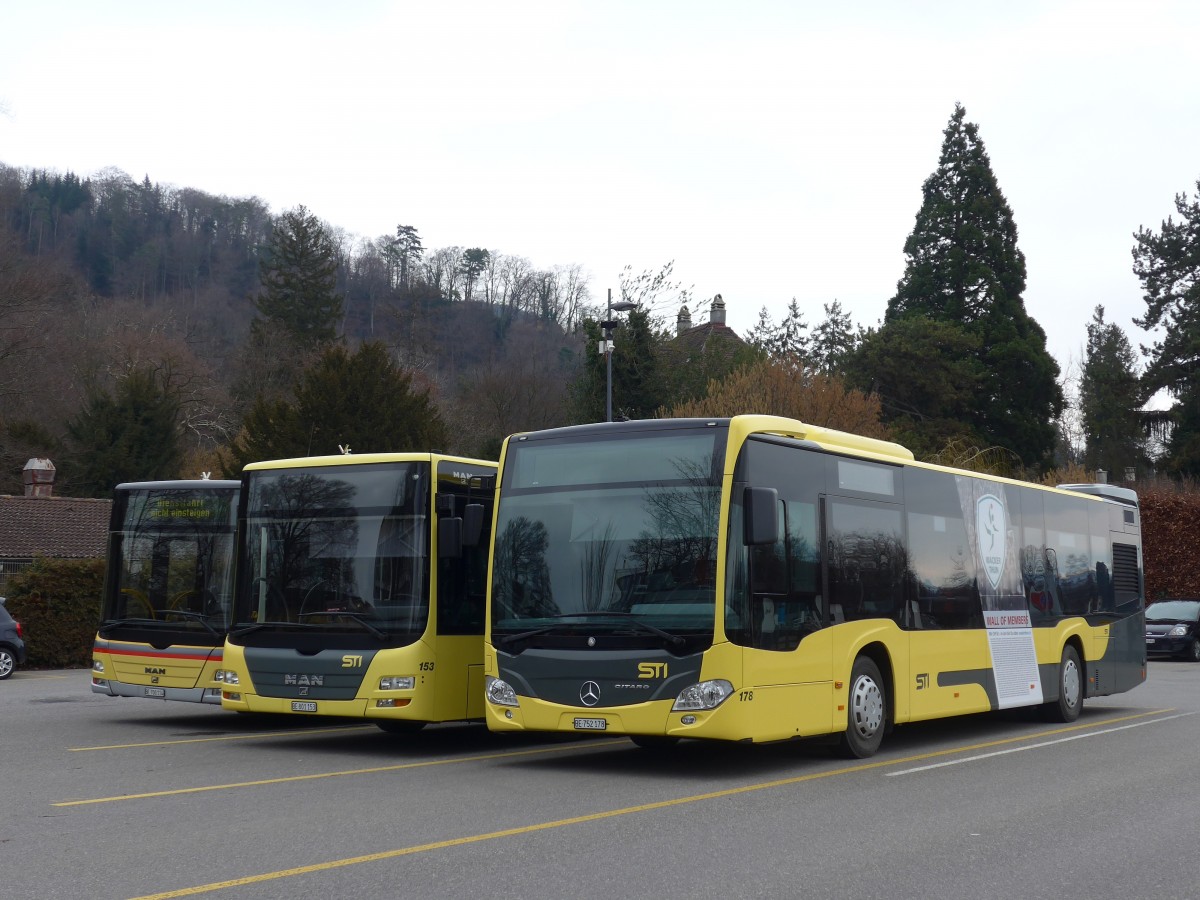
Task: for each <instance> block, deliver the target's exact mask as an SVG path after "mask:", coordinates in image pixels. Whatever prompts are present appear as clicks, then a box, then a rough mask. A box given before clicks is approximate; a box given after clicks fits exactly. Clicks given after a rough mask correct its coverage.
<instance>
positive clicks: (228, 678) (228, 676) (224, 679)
mask: <svg viewBox="0 0 1200 900" xmlns="http://www.w3.org/2000/svg"><path fill="white" fill-rule="evenodd" d="M213 681H219V682H221V684H241V680H240V679H239V678H238V673H237V672H235V671H233V669H217V671H215V672H213Z"/></svg>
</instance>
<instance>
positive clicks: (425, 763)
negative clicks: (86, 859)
mask: <svg viewBox="0 0 1200 900" xmlns="http://www.w3.org/2000/svg"><path fill="white" fill-rule="evenodd" d="M626 743H627V741H624V740H612V741H589V742H587V743H583V744H569V745H567V746H556V747H536V748H534V749H532V750H505V751H504V752H502V753H482V754H477V755H475V756H462V757H457V758H455V759H427V760H422V761H421V762H409V763H397V764H396V765H392V766H371V767H370V768H366V769H346V770H345V771H342V772H315V773H313V774H312V775H288V776H285V777H283V778H262V779H259V780H257V781H236V782H233V783H231V784H208V785H203V786H201V787H190V788H175V789H173V790H169V791H147V792H146V793H144V794H119V795H117V796H115V797H93V798H91V799H89V800H62V801H60V802H58V803H52V804H51V806H60V807H62V806H91V805H94V804H97V803H116V802H118V801H121V800H146V799H149V798H152V797H174V796H178V795H179V794H202V793H205V792H207V791H228V790H232V789H234V788H245V787H260V786H262V785H268V784H287V783H289V782H294V781H316V780H318V779H321V778H340V777H343V776H346V775H373V774H376V773H379V772H399V771H402V770H404V769H421V768H426V767H429V766H449V765H454V764H456V763H466V762H483V761H486V760H489V759H512V758H515V757H519V756H534V755H537V754H545V753H562V752H564V751H567V750H579V749H580V748H583V747H597V746H599V747H605V746H613V745H614V744H626Z"/></svg>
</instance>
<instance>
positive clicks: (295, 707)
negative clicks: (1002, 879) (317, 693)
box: [292, 700, 317, 712]
mask: <svg viewBox="0 0 1200 900" xmlns="http://www.w3.org/2000/svg"><path fill="white" fill-rule="evenodd" d="M316 711H317V701H316V700H293V701H292V712H316Z"/></svg>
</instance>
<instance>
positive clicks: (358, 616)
mask: <svg viewBox="0 0 1200 900" xmlns="http://www.w3.org/2000/svg"><path fill="white" fill-rule="evenodd" d="M313 616H333V617H335V618H338V619H349V620H350V621H351V622H357V623H358V624H359V625H361V626H362V627H363V629H364V630H366V631H369V632H371V634H373V635H375V637H377V638H379V640H381V641H386V640H387V638H388V635H387V632H386V631H383V630H382V629H380V628H376V627H375V626H374V625H372V624H371V623H370V622H368V621H367V620H368V619H371V618H374V616H368V615H366V614H365V613H360V612H351V611H350V610H347V609H336V610H333V609H330V610H321V611H320V612H311V613H301V614H300V618H301V619H308V618H312V617H313ZM306 624H307V623H306ZM310 627H311V626H310Z"/></svg>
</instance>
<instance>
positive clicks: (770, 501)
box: [742, 487, 779, 547]
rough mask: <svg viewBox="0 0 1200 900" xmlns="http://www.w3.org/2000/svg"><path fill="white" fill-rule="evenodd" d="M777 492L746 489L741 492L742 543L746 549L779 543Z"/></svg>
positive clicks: (772, 489)
mask: <svg viewBox="0 0 1200 900" xmlns="http://www.w3.org/2000/svg"><path fill="white" fill-rule="evenodd" d="M778 509H779V491H777V490H775V488H761V487H747V488H746V489H745V490H744V491H743V492H742V542H743V543H744V544H746V546H748V547H754V546H758V545H760V544H774V543H778V541H779V518H778Z"/></svg>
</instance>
